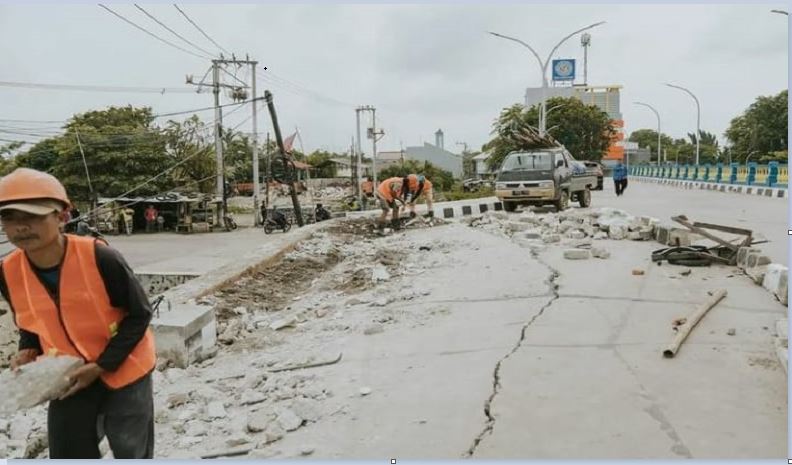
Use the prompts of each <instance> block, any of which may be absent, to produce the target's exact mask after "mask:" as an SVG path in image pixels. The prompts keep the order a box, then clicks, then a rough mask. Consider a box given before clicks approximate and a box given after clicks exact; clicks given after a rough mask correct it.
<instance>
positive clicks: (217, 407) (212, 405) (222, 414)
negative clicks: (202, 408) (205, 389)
mask: <svg viewBox="0 0 792 465" xmlns="http://www.w3.org/2000/svg"><path fill="white" fill-rule="evenodd" d="M206 415H207V416H208V417H209V419H215V418H226V417H228V412H226V409H225V406H224V405H223V402H222V401H219V400H216V401H213V402H209V405H208V406H207V407H206Z"/></svg>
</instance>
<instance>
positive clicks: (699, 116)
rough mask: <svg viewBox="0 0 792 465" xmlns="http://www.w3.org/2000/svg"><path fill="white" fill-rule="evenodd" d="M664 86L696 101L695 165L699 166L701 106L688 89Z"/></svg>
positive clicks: (669, 85)
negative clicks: (685, 94)
mask: <svg viewBox="0 0 792 465" xmlns="http://www.w3.org/2000/svg"><path fill="white" fill-rule="evenodd" d="M666 85H667V86H668V87H673V88H674V89H679V90H681V91H683V92H685V93H687V94H688V95H690V96H691V97H693V100H695V101H696V164H697V165H698V164H699V147H700V143H699V142H700V139H701V104H699V99H698V98H697V97H696V96H695V95H693V92H691V91H689V90H688V89H685V88H684V87H681V86H675V85H673V84H668V83H666Z"/></svg>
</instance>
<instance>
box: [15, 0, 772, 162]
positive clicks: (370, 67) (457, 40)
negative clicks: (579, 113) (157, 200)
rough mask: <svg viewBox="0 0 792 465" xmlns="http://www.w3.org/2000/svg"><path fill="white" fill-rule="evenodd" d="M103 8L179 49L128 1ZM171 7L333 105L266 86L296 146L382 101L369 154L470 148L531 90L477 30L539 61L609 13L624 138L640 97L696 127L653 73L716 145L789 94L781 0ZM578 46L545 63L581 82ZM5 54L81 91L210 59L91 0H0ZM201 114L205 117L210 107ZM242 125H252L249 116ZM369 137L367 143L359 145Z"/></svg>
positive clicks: (327, 134)
mask: <svg viewBox="0 0 792 465" xmlns="http://www.w3.org/2000/svg"><path fill="white" fill-rule="evenodd" d="M109 6H110V8H112V9H113V10H115V11H116V12H118V13H120V14H122V15H124V16H125V17H127V18H128V19H130V20H132V21H134V22H135V23H137V24H139V25H141V26H143V27H145V28H146V29H148V30H149V31H151V32H154V33H156V34H157V35H159V36H161V37H163V38H165V39H167V40H169V41H172V42H173V43H175V44H178V45H180V46H184V47H185V48H189V46H188V45H186V44H184V43H183V42H181V41H180V39H178V38H176V37H174V36H173V35H171V34H170V33H169V32H167V31H166V30H164V29H162V28H161V27H160V26H158V25H157V24H156V23H154V22H153V21H151V20H150V19H149V18H147V17H146V16H145V15H144V14H143V13H141V12H140V11H138V10H137V9H135V7H134V6H132V5H120V4H110V5H109ZM143 6H144V8H146V9H147V11H149V12H150V13H151V14H153V15H154V16H156V17H157V18H158V19H160V20H161V21H162V22H164V23H165V24H166V25H168V26H170V27H171V28H173V29H174V30H176V31H177V32H180V33H181V34H182V35H184V36H185V37H187V38H188V39H190V40H192V41H193V42H195V43H196V44H198V45H199V46H201V47H203V48H205V49H206V50H208V51H210V52H216V51H217V48H216V47H215V46H214V45H213V44H212V43H211V42H209V41H208V40H206V39H205V38H204V37H203V36H202V35H201V34H200V33H199V32H198V31H197V30H196V29H195V28H193V26H191V25H190V24H189V23H188V22H187V21H186V20H185V19H184V18H183V17H182V16H181V15H180V14H179V12H178V11H177V10H176V9H175V8H174V7H173V6H171V5H169V4H159V5H143ZM181 6H182V8H183V9H184V11H185V12H186V13H187V14H188V15H190V16H191V18H192V19H193V20H194V21H195V22H196V23H197V24H198V25H199V26H201V27H202V28H203V29H204V30H205V31H206V32H207V33H208V34H209V35H210V36H211V37H212V38H213V39H214V40H215V41H216V42H217V43H218V44H219V45H220V46H222V47H224V48H225V49H227V50H230V51H232V52H235V53H237V54H240V55H244V54H245V53H248V54H250V56H251V57H252V58H255V59H257V60H258V61H260V62H261V64H262V65H264V66H266V67H267V68H268V69H269V70H270V71H271V72H274V73H275V74H276V75H277V76H278V77H280V78H284V79H287V80H289V81H291V82H294V83H298V84H299V85H300V86H301V89H309V90H310V91H312V92H315V93H316V94H321V95H324V96H326V97H329V98H332V99H334V100H336V101H337V102H329V101H327V100H325V99H322V98H318V97H315V96H314V95H312V94H308V93H307V92H305V91H304V90H299V91H294V90H292V89H293V87H291V86H288V85H283V84H280V82H282V81H278V82H273V81H270V82H272V84H271V85H270V86H269V89H270V90H271V91H272V92H273V94H274V95H275V103H276V106H277V110H278V116H279V119H280V123H281V126H282V128H283V129H282V131H283V132H284V135H288V134H289V133H291V132H293V130H294V128H295V127H299V128H300V132H301V134H302V137H303V142H304V144H305V150H307V151H310V150H313V149H316V148H322V149H327V150H335V151H344V150H346V149H347V148H348V147H349V145H350V143H351V137H352V135H353V134H354V132H355V112H354V106H355V105H364V104H370V105H374V106H375V107H376V108H377V126H381V127H384V129H385V133H386V136H385V138H384V139H383V140H382V141H381V142H380V143H379V146H378V148H379V150H398V149H399V146H400V143H403V144H404V146H410V145H417V144H420V143H421V142H424V141H425V142H433V141H434V135H433V134H434V132H435V131H436V130H437V129H438V128H442V129H443V131H444V132H445V145H446V148H447V149H451V150H452V151H455V152H458V151H461V147H460V146H455V143H456V142H466V143H468V144H469V145H470V147H472V148H476V149H479V148H480V146H481V144H482V143H484V142H486V141H487V140H488V138H489V132H490V130H491V126H492V121H493V119H494V118H495V117H496V116H497V115H498V113H499V111H500V110H501V109H502V108H503V107H505V106H508V105H511V104H513V103H517V102H521V101H522V98H523V93H524V88H525V87H526V86H539V85H540V83H541V75H540V72H539V69H538V65H537V63H536V60H535V58H534V57H533V56H532V55H530V54H529V52H528V51H527V50H526V49H524V48H522V47H520V46H519V45H517V44H514V43H511V42H508V41H505V40H502V39H498V38H495V37H492V36H490V35H488V34H486V31H496V32H500V33H502V34H506V35H512V36H515V37H518V38H520V39H522V40H524V41H526V42H527V43H529V44H531V45H532V46H533V47H534V48H535V49H537V51H538V52H539V53H540V54H541V55H543V56H546V55H547V54H548V53H549V51H550V49H551V48H552V47H553V45H554V44H555V43H556V42H557V41H558V40H560V39H561V38H562V37H564V36H565V35H566V34H568V33H570V32H572V31H574V30H576V29H578V28H580V27H583V26H586V25H588V24H591V23H594V22H598V21H607V24H605V25H602V26H600V27H598V28H596V29H594V30H592V31H591V35H592V43H591V48H590V50H589V66H588V70H589V72H588V81H589V84H591V85H610V84H618V85H622V86H623V87H624V88H623V90H622V106H621V110H622V113H623V115H624V120H625V125H626V130H627V132H628V133H629V132H631V131H634V130H636V129H640V128H655V127H656V119H655V116H654V114H652V113H651V112H650V111H649V110H648V109H646V108H643V107H639V106H636V105H633V104H632V102H633V101H635V100H639V101H643V102H647V103H649V104H653V105H654V106H655V107H656V108H657V109H658V110H659V112H660V115H661V118H662V125H663V131H664V132H667V133H669V134H670V135H672V136H673V137H684V136H685V134H686V133H687V132H693V131H694V130H695V124H696V111H695V103H694V102H693V100H692V99H691V98H690V97H689V96H688V95H686V94H684V93H682V92H680V91H677V90H674V89H670V88H667V87H665V86H663V85H662V83H664V82H671V83H676V84H679V85H682V86H685V87H688V88H689V89H691V90H692V91H693V92H694V93H695V94H696V95H697V96H698V98H699V99H700V101H701V106H702V112H701V126H702V129H704V130H707V131H710V132H714V133H716V134H717V135H718V136H719V137H721V138H722V137H723V132H724V130H725V129H726V128H727V126H728V124H729V121H730V120H731V119H732V118H733V117H735V116H737V115H738V114H740V113H741V112H742V111H743V110H744V109H745V108H746V107H747V106H748V105H750V104H751V103H752V102H753V101H754V99H755V98H756V97H757V96H759V95H772V94H776V93H778V92H779V91H781V90H783V89H785V88H786V87H787V78H788V76H787V60H788V54H787V49H788V36H787V29H788V26H787V24H788V23H787V18H786V17H784V16H781V15H778V14H773V13H770V9H772V8H774V7H778V8H784V6H783V4H779V5H778V6H773V5H769V4H765V5H681V4H680V5H674V4H668V5H612V4H608V5H606V4H603V5H564V4H562V5H557V6H549V5H509V4H502V5H483V4H482V5H476V4H468V5H441V4H437V5H366V4H356V5H266V4H262V5H209V4H184V5H181ZM582 55H583V52H582V49H581V47H580V40H579V38H578V37H575V38H573V39H570V40H569V41H567V42H566V43H565V45H563V46H562V47H561V48H560V49H559V51H558V52H557V54H556V56H555V57H556V58H576V59H578V63H579V66H578V67H579V75H580V80H581V81H582V63H581V62H582V58H583V57H582ZM0 56H2V57H3V64H2V66H0V81H23V82H33V83H53V84H77V85H108V86H153V87H175V88H178V87H182V88H186V87H187V86H186V85H185V84H184V79H185V75H187V74H193V75H195V76H196V80H199V79H200V78H201V76H203V75H204V73H205V72H206V70H207V68H208V67H209V64H210V63H209V61H208V60H206V59H202V58H197V57H194V56H191V55H189V54H187V53H184V52H182V51H179V50H177V49H174V48H171V47H169V46H167V45H165V44H162V43H160V42H158V41H157V40H156V39H153V38H151V37H149V36H147V35H146V34H145V33H143V32H141V31H140V30H137V29H135V28H134V27H132V26H130V25H129V24H126V23H124V22H123V21H121V20H120V19H118V18H116V17H114V16H112V15H111V14H110V13H108V12H107V11H105V10H103V9H101V8H100V7H98V6H96V5H31V6H22V5H19V6H17V5H0ZM265 74H266V72H265ZM240 77H245V75H244V73H241V74H240ZM229 82H230V81H229ZM262 91H263V89H262V88H261V86H260V87H259V92H260V93H261V92H262ZM211 103H212V97H211V93H202V94H179V93H165V94H164V95H159V94H143V93H107V92H76V91H63V90H38V89H19V88H8V87H0V119H20V120H63V119H66V118H68V117H69V116H71V115H72V114H73V113H75V112H82V111H86V110H91V109H97V108H102V107H106V106H109V105H126V104H133V105H150V106H152V107H153V108H154V111H155V112H157V113H164V112H169V111H178V110H186V109H192V108H201V107H205V106H210V105H211ZM227 111H228V110H227ZM260 114H261V115H262V117H260V118H259V129H260V131H261V132H262V134H263V133H265V132H266V131H267V130H270V128H271V123H270V120H269V118H268V117H266V110H264V111H262V112H261V113H260ZM248 115H249V109H248V108H245V109H243V110H241V111H238V112H236V113H234V114H232V115H230V116H229V117H228V118H227V121H226V122H227V123H228V124H229V125H235V124H237V123H239V122H241V121H242V120H243V119H244V118H246V117H247V116H248ZM201 116H202V117H203V118H204V119H205V120H207V121H209V120H210V119H211V117H212V113H211V112H204V113H201ZM367 121H368V120H367V119H366V122H367ZM8 124H10V123H7V122H0V125H8ZM18 124H19V125H22V123H18ZM366 125H367V124H364V127H365V126H366ZM31 126H35V125H33V124H31ZM243 127H244V128H247V130H250V124H249V123H247V124H245V126H243ZM5 136H9V137H5ZM13 137H14V136H11V135H9V134H7V133H5V134H4V135H0V138H13ZM364 137H365V133H364ZM364 144H365V147H364V149H367V150H366V151H368V150H370V149H369V147H370V143H369V141H367V140H365V139H364ZM298 147H299V146H298Z"/></svg>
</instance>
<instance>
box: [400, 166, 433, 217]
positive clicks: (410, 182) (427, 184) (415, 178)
mask: <svg viewBox="0 0 792 465" xmlns="http://www.w3.org/2000/svg"><path fill="white" fill-rule="evenodd" d="M402 186H403V187H402V192H401V196H402V198H403V199H404V204H405V208H407V209H409V211H410V218H415V216H416V215H415V203H416V201H417V200H418V197H420V196H421V194H423V195H424V198H426V210H427V211H426V216H428V217H429V218H434V211H433V210H432V201H433V200H434V192H433V190H432V182H431V181H429V180H428V179H426V176H424V175H422V174H409V175H407V176H405V177H404V179H403V180H402Z"/></svg>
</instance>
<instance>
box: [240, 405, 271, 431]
mask: <svg viewBox="0 0 792 465" xmlns="http://www.w3.org/2000/svg"><path fill="white" fill-rule="evenodd" d="M276 418H277V415H275V414H274V413H272V412H270V411H267V410H259V411H258V412H255V413H253V414H251V415H250V416H249V417H248V420H247V430H248V431H249V432H251V433H260V432H262V431H266V429H267V428H268V427H269V425H270V424H271V423H272V422H274V421H275V419H276Z"/></svg>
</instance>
